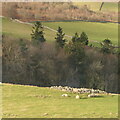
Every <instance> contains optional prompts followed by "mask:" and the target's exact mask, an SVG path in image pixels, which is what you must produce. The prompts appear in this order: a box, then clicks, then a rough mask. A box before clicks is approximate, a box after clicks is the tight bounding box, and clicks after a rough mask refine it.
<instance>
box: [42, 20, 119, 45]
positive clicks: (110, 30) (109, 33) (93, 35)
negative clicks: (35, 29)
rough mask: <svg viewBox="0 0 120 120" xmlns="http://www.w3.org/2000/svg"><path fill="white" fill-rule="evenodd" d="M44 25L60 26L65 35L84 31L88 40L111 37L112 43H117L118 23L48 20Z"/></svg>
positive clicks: (101, 39) (55, 27) (100, 39)
mask: <svg viewBox="0 0 120 120" xmlns="http://www.w3.org/2000/svg"><path fill="white" fill-rule="evenodd" d="M43 24H44V25H46V26H48V27H51V28H53V29H57V28H58V26H61V27H62V28H63V30H64V32H65V33H66V34H67V35H71V36H73V35H74V33H75V32H78V33H81V32H83V31H84V32H86V33H87V35H88V37H89V40H92V41H99V42H101V41H103V40H104V39H106V38H109V39H111V41H112V42H113V43H114V44H118V24H115V23H93V22H82V21H80V22H50V23H49V22H48V23H43Z"/></svg>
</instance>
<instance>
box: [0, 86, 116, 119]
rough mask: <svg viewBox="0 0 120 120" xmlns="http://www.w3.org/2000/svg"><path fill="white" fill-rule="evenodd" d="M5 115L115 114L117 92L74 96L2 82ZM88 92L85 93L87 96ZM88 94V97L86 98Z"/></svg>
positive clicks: (59, 116) (110, 115) (87, 115)
mask: <svg viewBox="0 0 120 120" xmlns="http://www.w3.org/2000/svg"><path fill="white" fill-rule="evenodd" d="M0 87H2V91H3V118H116V117H117V116H118V111H117V110H118V96H117V95H112V96H111V95H103V96H102V97H98V98H87V95H85V94H83V95H82V94H81V95H80V96H84V99H78V100H77V99H75V96H76V94H73V93H68V95H70V97H62V96H61V95H62V94H63V93H66V92H62V91H59V90H53V89H49V88H45V87H33V86H23V85H12V84H3V85H2V86H0ZM85 96H86V97H85ZM85 98H86V99H85Z"/></svg>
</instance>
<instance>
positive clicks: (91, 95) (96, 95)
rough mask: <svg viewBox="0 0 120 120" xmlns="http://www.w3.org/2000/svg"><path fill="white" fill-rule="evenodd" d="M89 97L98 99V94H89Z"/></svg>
mask: <svg viewBox="0 0 120 120" xmlns="http://www.w3.org/2000/svg"><path fill="white" fill-rule="evenodd" d="M88 97H98V94H93V93H92V94H89V95H88Z"/></svg>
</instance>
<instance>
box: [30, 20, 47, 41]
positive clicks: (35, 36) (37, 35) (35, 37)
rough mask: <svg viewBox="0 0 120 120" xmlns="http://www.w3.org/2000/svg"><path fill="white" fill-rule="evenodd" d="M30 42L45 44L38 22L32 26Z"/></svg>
mask: <svg viewBox="0 0 120 120" xmlns="http://www.w3.org/2000/svg"><path fill="white" fill-rule="evenodd" d="M31 40H32V41H33V43H40V42H45V41H46V39H45V38H44V32H43V26H42V24H41V23H40V22H36V23H35V24H34V26H33V30H32V34H31Z"/></svg>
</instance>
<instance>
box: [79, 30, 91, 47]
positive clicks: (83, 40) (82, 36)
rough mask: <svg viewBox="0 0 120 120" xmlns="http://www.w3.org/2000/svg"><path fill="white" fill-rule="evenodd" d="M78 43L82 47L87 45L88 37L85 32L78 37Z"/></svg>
mask: <svg viewBox="0 0 120 120" xmlns="http://www.w3.org/2000/svg"><path fill="white" fill-rule="evenodd" d="M80 42H81V43H83V44H84V45H88V43H89V41H88V36H87V34H86V33H85V32H82V33H81V35H80Z"/></svg>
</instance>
